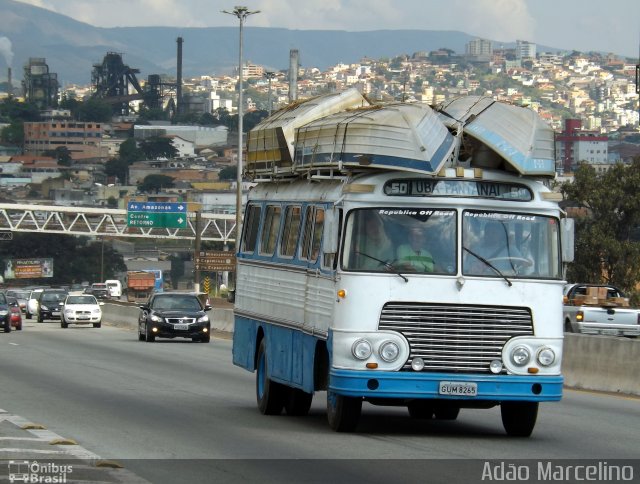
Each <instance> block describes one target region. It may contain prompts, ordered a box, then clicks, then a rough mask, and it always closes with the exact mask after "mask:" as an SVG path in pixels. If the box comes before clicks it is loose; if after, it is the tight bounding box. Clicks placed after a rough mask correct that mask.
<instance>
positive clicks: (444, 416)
mask: <svg viewBox="0 0 640 484" xmlns="http://www.w3.org/2000/svg"><path fill="white" fill-rule="evenodd" d="M459 413H460V407H455V406H452V407H440V408H438V407H436V408H435V409H434V411H433V416H434V417H435V418H436V419H438V420H455V419H457V418H458V414H459Z"/></svg>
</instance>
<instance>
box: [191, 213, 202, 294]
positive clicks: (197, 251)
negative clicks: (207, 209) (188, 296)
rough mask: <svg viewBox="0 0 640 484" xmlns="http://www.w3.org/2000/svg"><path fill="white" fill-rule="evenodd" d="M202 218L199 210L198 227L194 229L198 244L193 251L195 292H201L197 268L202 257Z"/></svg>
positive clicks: (197, 215)
mask: <svg viewBox="0 0 640 484" xmlns="http://www.w3.org/2000/svg"><path fill="white" fill-rule="evenodd" d="M201 218H202V215H201V214H200V210H198V211H197V212H196V226H195V227H194V228H195V231H196V243H195V247H194V249H193V252H194V254H193V290H194V291H195V292H200V271H199V270H198V268H197V267H196V261H197V260H198V257H200V242H201V235H200V226H201V224H202V221H201Z"/></svg>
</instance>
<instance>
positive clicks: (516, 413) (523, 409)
mask: <svg viewBox="0 0 640 484" xmlns="http://www.w3.org/2000/svg"><path fill="white" fill-rule="evenodd" d="M500 413H501V415H502V425H503V426H504V429H505V431H506V432H507V435H510V436H512V437H529V436H530V435H531V432H533V428H534V427H535V426H536V419H537V418H538V402H502V403H501V404H500Z"/></svg>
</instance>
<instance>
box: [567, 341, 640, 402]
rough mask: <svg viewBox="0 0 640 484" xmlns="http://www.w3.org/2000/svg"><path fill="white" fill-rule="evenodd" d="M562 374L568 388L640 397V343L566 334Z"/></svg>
mask: <svg viewBox="0 0 640 484" xmlns="http://www.w3.org/2000/svg"><path fill="white" fill-rule="evenodd" d="M562 372H563V374H564V379H565V385H566V386H568V387H572V388H582V389H585V390H599V391H605V392H619V393H626V394H632V395H640V378H638V375H639V374H640V340H638V339H628V338H622V337H618V336H591V335H586V334H565V335H564V348H563V355H562Z"/></svg>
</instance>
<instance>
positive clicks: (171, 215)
mask: <svg viewBox="0 0 640 484" xmlns="http://www.w3.org/2000/svg"><path fill="white" fill-rule="evenodd" d="M127 225H128V226H129V227H141V228H148V229H150V228H167V229H184V228H187V207H186V204H184V203H163V202H129V204H128V206H127Z"/></svg>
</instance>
